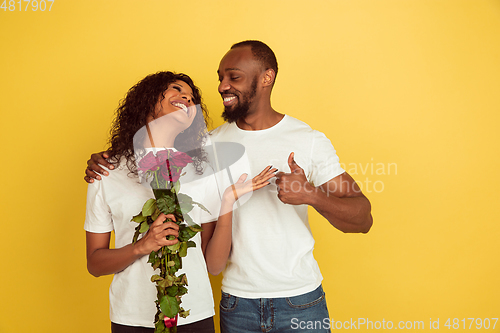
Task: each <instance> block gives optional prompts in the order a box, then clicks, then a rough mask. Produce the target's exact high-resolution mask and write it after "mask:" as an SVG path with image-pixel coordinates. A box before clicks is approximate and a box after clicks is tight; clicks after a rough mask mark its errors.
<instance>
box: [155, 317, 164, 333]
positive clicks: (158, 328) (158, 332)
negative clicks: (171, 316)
mask: <svg viewBox="0 0 500 333" xmlns="http://www.w3.org/2000/svg"><path fill="white" fill-rule="evenodd" d="M164 331H165V322H164V321H163V319H160V320H158V321H157V322H156V323H155V333H162V332H164Z"/></svg>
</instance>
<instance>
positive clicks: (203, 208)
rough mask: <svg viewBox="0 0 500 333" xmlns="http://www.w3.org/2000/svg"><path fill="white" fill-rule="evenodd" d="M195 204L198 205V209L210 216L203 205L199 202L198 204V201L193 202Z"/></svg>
mask: <svg viewBox="0 0 500 333" xmlns="http://www.w3.org/2000/svg"><path fill="white" fill-rule="evenodd" d="M193 204H195V205H197V206H198V207H200V208H201V209H202V210H204V211H205V212H207V213H208V214H210V211H209V210H208V209H207V208H206V207H205V206H203V205H202V204H201V203H199V202H196V201H193Z"/></svg>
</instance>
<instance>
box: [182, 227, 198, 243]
mask: <svg viewBox="0 0 500 333" xmlns="http://www.w3.org/2000/svg"><path fill="white" fill-rule="evenodd" d="M194 235H196V231H193V230H191V229H190V228H189V227H187V226H185V225H181V226H180V227H179V237H178V238H179V240H180V241H181V242H185V241H187V240H189V239H190V238H192V237H193V236H194Z"/></svg>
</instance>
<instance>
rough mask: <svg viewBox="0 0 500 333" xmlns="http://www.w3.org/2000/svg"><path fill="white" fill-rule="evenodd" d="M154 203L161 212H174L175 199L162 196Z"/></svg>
mask: <svg viewBox="0 0 500 333" xmlns="http://www.w3.org/2000/svg"><path fill="white" fill-rule="evenodd" d="M156 204H157V205H158V209H160V211H161V212H162V213H163V214H165V215H166V214H173V213H174V212H175V208H176V205H175V199H174V198H172V197H168V196H167V197H162V198H159V199H157V200H156Z"/></svg>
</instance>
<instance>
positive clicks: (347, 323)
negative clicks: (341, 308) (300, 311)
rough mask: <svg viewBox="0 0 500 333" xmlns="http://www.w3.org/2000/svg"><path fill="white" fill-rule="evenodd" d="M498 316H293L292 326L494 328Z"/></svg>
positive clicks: (424, 328)
mask: <svg viewBox="0 0 500 333" xmlns="http://www.w3.org/2000/svg"><path fill="white" fill-rule="evenodd" d="M497 322H498V318H429V320H428V321H427V320H426V321H424V320H396V321H392V320H385V319H382V320H370V319H368V318H356V319H353V318H351V319H349V320H334V319H333V318H324V319H323V320H316V321H312V320H308V321H305V320H299V319H298V318H292V319H291V321H290V328H291V329H292V330H297V331H301V330H308V331H309V330H342V329H344V330H358V329H362V330H367V329H369V330H392V329H400V330H439V329H440V328H444V329H454V330H456V329H459V328H460V329H469V330H471V329H487V330H488V329H492V330H494V329H495V328H496V326H497Z"/></svg>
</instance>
